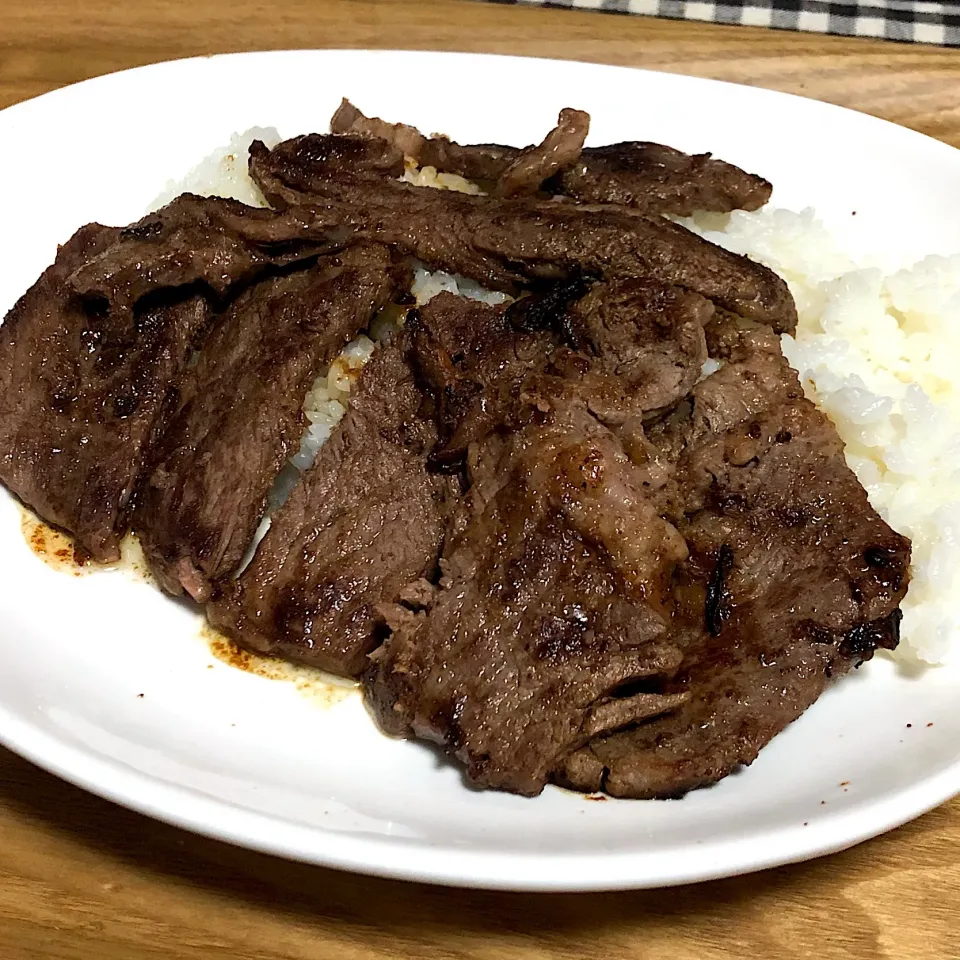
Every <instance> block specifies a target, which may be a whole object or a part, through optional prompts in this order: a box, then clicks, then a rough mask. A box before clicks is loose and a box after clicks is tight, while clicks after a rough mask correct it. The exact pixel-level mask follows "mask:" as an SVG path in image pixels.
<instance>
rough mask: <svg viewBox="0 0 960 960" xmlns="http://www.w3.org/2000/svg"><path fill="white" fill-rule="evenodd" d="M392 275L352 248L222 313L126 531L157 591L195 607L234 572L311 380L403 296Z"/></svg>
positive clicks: (370, 252)
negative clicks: (132, 532)
mask: <svg viewBox="0 0 960 960" xmlns="http://www.w3.org/2000/svg"><path fill="white" fill-rule="evenodd" d="M392 269H393V265H392V263H391V256H390V253H389V251H388V250H387V248H386V247H382V246H377V245H372V244H365V245H359V246H357V247H353V248H352V249H350V250H348V251H346V252H345V253H343V254H341V255H340V256H339V257H338V258H332V259H329V260H321V261H320V262H319V263H318V264H317V265H315V266H313V267H310V268H308V269H305V270H299V271H297V272H296V273H291V274H287V275H281V276H274V277H271V278H269V279H266V280H262V281H261V282H259V283H257V284H256V285H255V286H253V287H250V288H248V289H247V290H245V291H244V292H243V293H241V294H240V296H239V297H238V298H237V299H236V300H235V301H234V302H233V303H232V304H231V305H230V307H229V309H228V310H227V311H226V313H225V315H224V316H223V318H222V319H221V321H220V324H219V327H218V328H217V330H216V331H215V333H214V334H213V335H212V336H211V337H210V339H209V341H208V343H207V344H206V347H205V349H204V351H203V353H202V355H201V357H200V361H199V363H198V365H197V366H196V368H195V369H194V370H193V371H191V374H190V376H189V377H188V379H187V381H186V383H185V385H184V391H183V392H184V395H185V400H184V402H183V404H182V405H181V409H180V411H179V413H178V415H177V417H176V418H175V420H174V421H173V422H172V424H171V426H170V428H169V429H168V430H167V432H166V434H165V436H164V438H163V441H162V443H161V444H160V450H159V456H158V457H157V459H156V463H157V466H156V468H155V469H154V470H153V472H152V473H151V475H150V478H149V480H148V482H147V483H146V484H145V485H144V487H143V489H142V490H141V492H140V494H139V496H138V506H137V510H136V514H135V519H134V527H135V529H136V531H137V533H138V534H139V536H140V542H141V544H142V545H143V548H144V551H145V553H146V555H147V558H148V560H149V562H150V566H151V569H152V570H153V572H154V573H155V574H156V576H157V578H158V579H159V581H160V583H161V584H162V585H163V586H164V588H165V589H167V590H168V591H170V592H171V593H181V592H182V591H183V589H186V590H187V592H188V593H189V594H190V595H191V596H192V597H193V598H194V599H195V600H200V601H204V600H207V599H208V598H209V596H210V593H211V588H212V584H213V582H214V581H216V580H219V579H221V578H223V577H225V576H227V575H229V574H230V573H231V572H232V571H233V570H234V569H236V567H237V564H238V563H239V562H240V559H241V557H242V556H243V553H244V550H246V548H247V545H248V544H249V543H250V541H251V539H252V538H253V534H254V531H255V530H256V527H257V524H258V522H259V520H260V517H261V516H262V515H263V513H264V511H265V509H266V504H267V494H268V492H269V489H270V485H271V483H272V482H273V480H274V478H275V477H276V476H277V474H278V473H279V471H280V469H281V467H282V466H283V463H284V461H285V460H286V458H287V457H288V456H289V455H291V454H292V453H293V452H295V451H296V449H297V445H298V443H299V439H300V434H301V432H302V428H303V415H302V412H301V409H300V407H301V404H302V403H303V399H304V396H305V395H306V393H307V390H308V389H309V387H310V384H311V382H312V381H313V379H314V377H315V376H316V375H317V373H318V371H319V369H320V368H321V367H323V366H324V365H326V364H328V363H329V362H330V361H331V360H332V359H333V358H334V357H335V356H336V355H337V354H338V353H339V352H340V350H341V349H342V348H343V347H344V346H345V345H346V343H347V342H348V341H349V340H351V339H352V338H353V337H354V336H356V334H357V333H358V332H359V331H360V330H362V329H364V328H365V327H366V326H367V325H368V323H369V322H370V320H371V318H372V317H373V315H374V313H375V312H376V311H377V310H378V309H379V308H380V307H382V306H383V305H384V304H385V303H386V302H387V301H388V300H389V298H390V296H391V295H392V294H393V292H394V290H395V289H399V288H400V287H401V286H406V287H408V286H409V272H408V271H406V274H407V275H406V276H404V277H399V276H398V277H393V276H391V270H392ZM404 281H406V282H404Z"/></svg>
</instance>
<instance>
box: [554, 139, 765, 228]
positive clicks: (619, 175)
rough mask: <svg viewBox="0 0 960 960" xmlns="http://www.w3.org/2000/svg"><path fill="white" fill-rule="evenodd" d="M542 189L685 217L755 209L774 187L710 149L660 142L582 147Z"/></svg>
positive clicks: (591, 201) (593, 200) (590, 201)
mask: <svg viewBox="0 0 960 960" xmlns="http://www.w3.org/2000/svg"><path fill="white" fill-rule="evenodd" d="M546 189H548V190H553V191H555V192H556V193H563V194H566V195H567V196H569V197H575V198H576V199H577V200H579V201H580V202H581V203H617V204H622V205H623V206H627V207H635V208H636V209H638V210H641V211H643V212H644V213H646V214H654V213H668V214H672V215H673V216H677V217H689V216H690V215H691V214H694V213H696V212H697V211H698V210H708V211H710V212H712V213H729V212H730V211H731V210H759V209H760V207H762V206H763V205H764V204H765V203H766V202H767V201H768V200H769V199H770V194H771V193H772V191H773V187H772V185H771V184H770V182H769V181H768V180H764V179H763V177H758V176H757V175H756V174H753V173H746V172H745V171H743V170H741V169H740V168H739V167H735V166H734V165H733V164H732V163H724V161H723V160H714V159H713V158H712V157H711V156H710V154H709V153H700V154H695V155H693V156H691V155H690V154H688V153H682V152H681V151H680V150H674V149H673V147H665V146H663V145H662V144H659V143H634V142H627V143H611V144H609V145H608V146H604V147H590V148H588V149H586V150H584V151H583V154H582V155H581V157H580V162H579V163H576V164H573V165H572V166H571V167H570V168H569V169H567V170H565V171H563V172H562V173H560V174H559V175H558V176H557V177H556V178H554V179H553V180H552V181H550V182H549V183H548V184H546Z"/></svg>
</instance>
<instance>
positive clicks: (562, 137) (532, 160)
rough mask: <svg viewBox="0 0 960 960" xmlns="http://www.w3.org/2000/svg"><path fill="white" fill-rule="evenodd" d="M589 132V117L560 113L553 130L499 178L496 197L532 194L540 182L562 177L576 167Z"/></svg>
mask: <svg viewBox="0 0 960 960" xmlns="http://www.w3.org/2000/svg"><path fill="white" fill-rule="evenodd" d="M589 130H590V115H589V114H588V113H584V112H583V111H582V110H571V109H570V108H569V107H567V108H564V109H563V110H561V111H560V116H559V117H558V118H557V125H556V127H554V128H553V130H551V131H550V132H549V133H548V134H547V136H546V137H545V138H544V141H543V143H541V144H540V145H539V146H536V147H527V149H526V150H521V151H520V153H519V154H518V155H517V157H516V159H515V160H513V162H512V163H511V164H510V165H509V166H508V167H507V168H506V169H505V170H504V171H503V173H502V174H500V177H499V179H498V180H497V188H496V194H497V196H500V197H512V196H513V195H514V194H518V193H536V192H537V191H538V190H539V189H540V185H541V184H542V183H543V181H544V180H546V179H548V178H549V177H552V176H554V175H555V174H562V173H563V172H564V171H565V170H568V169H569V168H570V167H572V166H573V164H575V163H576V161H577V158H578V157H579V156H580V151H581V150H582V149H583V141H584V140H586V139H587V133H588V132H589Z"/></svg>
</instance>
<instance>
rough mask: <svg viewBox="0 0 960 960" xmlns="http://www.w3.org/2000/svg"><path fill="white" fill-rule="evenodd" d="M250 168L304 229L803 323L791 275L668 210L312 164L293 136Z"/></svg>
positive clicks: (516, 280) (491, 274) (494, 280)
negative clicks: (663, 290)
mask: <svg viewBox="0 0 960 960" xmlns="http://www.w3.org/2000/svg"><path fill="white" fill-rule="evenodd" d="M291 171H293V172H291ZM250 172H251V175H252V176H253V178H254V180H255V181H256V182H257V183H258V184H259V185H260V187H261V189H262V190H263V192H264V194H265V196H267V198H268V199H269V200H270V201H271V202H272V203H275V204H276V205H278V206H280V207H286V206H291V205H293V206H299V207H300V210H299V216H298V217H296V218H295V219H296V221H297V222H296V225H295V227H294V231H293V232H294V233H295V234H296V235H297V236H301V237H303V236H305V235H314V234H315V235H316V236H318V237H323V236H329V235H330V234H331V231H334V230H335V228H337V227H340V228H341V229H343V228H344V227H349V228H350V229H352V230H355V231H356V232H358V233H361V234H363V235H365V236H368V237H370V238H372V239H379V240H381V241H383V242H387V243H394V244H397V245H399V246H401V247H403V248H404V249H405V250H407V251H408V252H409V253H411V254H413V255H415V256H417V257H418V258H419V259H421V260H423V261H424V262H425V263H427V264H428V265H430V266H432V267H435V268H440V269H444V270H448V271H450V272H453V273H461V274H463V275H465V276H468V277H471V278H472V279H474V280H477V281H478V282H480V283H483V284H485V285H487V286H490V287H493V288H495V289H500V290H506V291H507V292H512V293H515V292H517V291H518V290H519V289H520V288H521V287H522V286H523V285H524V284H525V283H529V282H536V281H542V280H557V279H562V278H565V277H570V276H571V275H575V274H578V273H581V272H583V271H587V272H590V273H597V274H600V275H602V276H604V277H606V278H608V279H612V278H620V277H632V278H645V279H651V280H658V281H660V282H663V283H667V284H674V285H677V286H680V287H684V288H687V289H690V290H694V291H695V292H698V293H700V294H702V295H703V296H705V297H707V298H708V299H711V300H714V301H715V302H716V303H718V304H720V305H721V306H723V307H725V308H726V309H729V310H731V311H733V312H734V313H737V314H739V315H742V316H744V317H747V318H751V319H754V320H757V321H759V322H763V323H768V324H770V325H771V326H773V327H774V328H775V329H776V330H778V331H780V332H792V331H793V330H794V329H795V327H796V307H795V305H794V303H793V299H792V297H791V296H790V292H789V290H788V288H787V286H786V284H785V283H784V281H783V280H782V279H781V278H780V277H778V276H777V275H776V274H774V273H773V272H772V271H771V270H769V269H767V268H766V267H764V266H763V265H761V264H759V263H756V262H754V261H752V260H750V259H749V258H747V257H743V256H740V255H738V254H733V253H730V252H729V251H726V250H723V249H721V248H720V247H717V246H716V245H714V244H712V243H710V242H709V241H707V240H704V239H703V238H702V237H699V236H697V235H696V234H693V233H691V232H690V231H689V230H687V229H686V228H684V227H682V226H680V225H679V224H675V223H672V222H669V221H666V220H663V219H660V218H653V219H651V218H647V217H643V216H639V215H637V214H635V213H632V212H628V211H624V210H622V209H619V208H613V207H609V208H586V209H585V208H582V207H578V206H576V205H574V204H568V203H551V202H542V201H537V200H526V199H524V200H520V199H506V200H497V199H492V198H489V197H473V196H466V195H464V194H459V193H454V192H451V191H445V190H433V189H430V188H427V187H415V186H411V185H410V184H407V183H399V182H396V181H392V180H384V179H369V178H361V177H355V178H347V177H341V176H339V175H337V171H313V170H308V171H305V172H303V171H300V170H299V169H298V168H297V164H295V163H294V158H293V157H292V156H291V155H290V150H289V149H288V147H287V144H286V143H281V144H279V145H278V146H277V147H275V148H274V149H273V150H272V151H271V150H268V149H267V148H266V147H265V146H264V145H263V144H262V143H260V142H259V141H255V142H254V143H253V144H252V145H251V147H250ZM302 184H306V185H307V189H303V188H302V187H301V185H302ZM280 219H281V220H282V219H283V218H280ZM308 221H309V225H308Z"/></svg>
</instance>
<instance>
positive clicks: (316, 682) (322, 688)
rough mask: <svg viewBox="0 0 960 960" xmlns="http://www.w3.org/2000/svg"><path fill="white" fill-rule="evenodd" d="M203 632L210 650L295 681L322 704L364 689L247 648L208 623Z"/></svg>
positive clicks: (262, 673) (243, 666)
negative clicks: (240, 645)
mask: <svg viewBox="0 0 960 960" xmlns="http://www.w3.org/2000/svg"><path fill="white" fill-rule="evenodd" d="M200 635H201V636H202V637H203V639H204V640H206V642H207V645H208V646H209V647H210V652H211V653H212V654H213V655H214V656H215V657H216V658H217V659H218V660H219V661H221V662H222V663H225V664H227V665H228V666H231V667H236V668H237V669H239V670H244V671H246V672H247V673H252V674H254V675H255V676H258V677H264V678H265V679H267V680H283V681H286V682H287V683H292V684H293V685H294V687H295V688H296V690H297V691H298V692H299V693H302V694H303V695H304V696H307V697H309V698H310V700H312V701H313V702H314V703H316V704H317V705H318V706H321V707H334V706H336V705H337V704H338V703H343V702H344V701H345V700H348V699H350V698H351V697H353V696H355V695H356V694H357V693H358V691H359V689H360V688H359V685H358V684H355V683H350V682H349V681H347V680H338V679H337V678H334V677H331V676H329V674H326V673H323V672H322V671H320V670H315V669H313V668H311V667H307V666H304V665H303V664H297V663H287V662H286V661H285V660H277V659H275V658H274V657H265V656H263V655H261V654H257V653H251V652H250V651H249V650H244V649H243V648H241V647H238V646H237V645H236V644H235V643H234V642H233V641H232V640H231V639H230V638H229V637H225V636H224V635H223V634H222V633H219V632H218V631H216V630H214V629H213V627H211V626H210V625H209V624H207V623H204V624H203V625H202V626H201V628H200Z"/></svg>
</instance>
